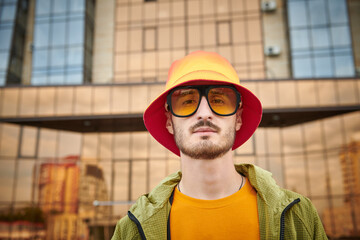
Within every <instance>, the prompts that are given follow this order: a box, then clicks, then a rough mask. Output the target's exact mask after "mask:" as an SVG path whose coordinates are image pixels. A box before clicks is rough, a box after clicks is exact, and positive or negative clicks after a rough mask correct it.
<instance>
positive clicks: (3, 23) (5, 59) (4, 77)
mask: <svg viewBox="0 0 360 240" xmlns="http://www.w3.org/2000/svg"><path fill="white" fill-rule="evenodd" d="M27 11H28V1H27V0H19V1H17V0H2V1H0V86H1V85H7V84H19V83H20V82H21V73H22V62H23V55H24V41H25V32H26V17H27Z"/></svg>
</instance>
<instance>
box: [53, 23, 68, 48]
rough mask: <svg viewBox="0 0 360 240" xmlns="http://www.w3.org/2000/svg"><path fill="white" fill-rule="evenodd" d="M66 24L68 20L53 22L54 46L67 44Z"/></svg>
mask: <svg viewBox="0 0 360 240" xmlns="http://www.w3.org/2000/svg"><path fill="white" fill-rule="evenodd" d="M65 26H66V22H54V23H52V24H51V32H52V34H51V44H52V46H63V45H65V36H66V35H65V34H66V32H65Z"/></svg>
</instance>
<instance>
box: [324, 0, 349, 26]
mask: <svg viewBox="0 0 360 240" xmlns="http://www.w3.org/2000/svg"><path fill="white" fill-rule="evenodd" d="M328 1H329V11H330V14H329V15H330V22H331V23H334V24H336V23H347V22H348V14H347V9H346V8H347V6H346V1H343V0H328Z"/></svg>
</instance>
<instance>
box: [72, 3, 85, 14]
mask: <svg viewBox="0 0 360 240" xmlns="http://www.w3.org/2000/svg"><path fill="white" fill-rule="evenodd" d="M84 9H85V0H71V1H70V11H71V12H81V11H84Z"/></svg>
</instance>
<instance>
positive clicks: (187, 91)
mask: <svg viewBox="0 0 360 240" xmlns="http://www.w3.org/2000/svg"><path fill="white" fill-rule="evenodd" d="M192 93H194V89H186V90H181V91H180V94H179V96H186V95H189V94H192Z"/></svg>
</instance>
